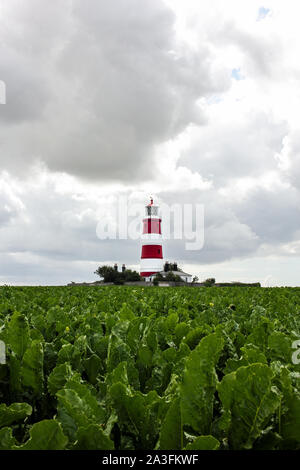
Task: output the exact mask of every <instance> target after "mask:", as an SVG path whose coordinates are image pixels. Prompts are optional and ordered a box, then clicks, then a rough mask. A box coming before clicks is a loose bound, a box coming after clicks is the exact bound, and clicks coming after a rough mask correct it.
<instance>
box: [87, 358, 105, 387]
mask: <svg viewBox="0 0 300 470" xmlns="http://www.w3.org/2000/svg"><path fill="white" fill-rule="evenodd" d="M101 366H102V361H101V359H100V358H99V357H98V356H97V354H92V356H90V357H89V358H88V359H86V360H85V361H84V368H85V370H86V373H87V376H88V378H89V381H90V382H91V383H92V384H95V383H96V382H97V376H98V374H99V372H100V370H101Z"/></svg>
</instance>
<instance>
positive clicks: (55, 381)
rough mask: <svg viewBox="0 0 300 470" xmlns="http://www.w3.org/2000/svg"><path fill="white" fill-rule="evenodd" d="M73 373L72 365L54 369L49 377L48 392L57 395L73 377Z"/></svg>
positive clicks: (60, 365) (58, 366) (65, 364)
mask: <svg viewBox="0 0 300 470" xmlns="http://www.w3.org/2000/svg"><path fill="white" fill-rule="evenodd" d="M72 375H73V372H72V368H71V366H70V364H68V363H66V362H65V363H64V364H59V365H57V366H56V367H54V369H53V371H52V372H51V374H49V377H48V390H49V392H50V393H51V394H52V395H55V394H56V392H58V390H60V389H61V388H63V386H64V385H65V384H66V383H67V381H68V380H69V379H70V378H71V377H72Z"/></svg>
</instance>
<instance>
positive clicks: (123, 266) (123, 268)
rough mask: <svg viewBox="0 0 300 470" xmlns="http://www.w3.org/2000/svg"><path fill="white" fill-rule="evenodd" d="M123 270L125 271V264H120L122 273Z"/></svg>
mask: <svg viewBox="0 0 300 470" xmlns="http://www.w3.org/2000/svg"><path fill="white" fill-rule="evenodd" d="M125 270H126V266H125V264H122V273H124V272H125Z"/></svg>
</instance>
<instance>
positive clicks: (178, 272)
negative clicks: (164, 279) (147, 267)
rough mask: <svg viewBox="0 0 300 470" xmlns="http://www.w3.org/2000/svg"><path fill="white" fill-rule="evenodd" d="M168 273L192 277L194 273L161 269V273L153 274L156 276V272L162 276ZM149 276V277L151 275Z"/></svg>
mask: <svg viewBox="0 0 300 470" xmlns="http://www.w3.org/2000/svg"><path fill="white" fill-rule="evenodd" d="M168 273H173V274H175V276H188V277H192V274H188V273H184V272H183V271H160V272H159V273H153V274H151V276H156V274H161V275H162V276H164V275H165V276H166V275H167V274H168ZM151 276H149V277H151Z"/></svg>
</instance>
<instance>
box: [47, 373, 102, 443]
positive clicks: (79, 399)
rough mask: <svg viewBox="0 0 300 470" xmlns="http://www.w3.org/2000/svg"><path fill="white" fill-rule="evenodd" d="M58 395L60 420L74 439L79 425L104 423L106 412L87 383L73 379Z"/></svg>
mask: <svg viewBox="0 0 300 470" xmlns="http://www.w3.org/2000/svg"><path fill="white" fill-rule="evenodd" d="M56 396H57V398H58V420H59V421H60V422H61V423H62V425H63V429H64V431H65V432H66V433H67V434H68V436H69V437H70V438H71V439H72V440H74V439H75V437H76V431H77V429H78V428H79V427H87V426H88V425H89V424H92V423H98V424H103V423H104V421H105V412H104V410H103V409H102V408H101V406H100V404H99V402H98V401H97V398H96V397H95V396H94V395H93V394H92V392H91V390H90V389H89V387H88V386H87V385H85V384H82V383H80V382H78V381H76V380H73V379H71V380H70V381H69V382H68V383H67V384H66V385H65V387H64V388H62V389H61V390H59V391H58V392H57V393H56Z"/></svg>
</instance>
